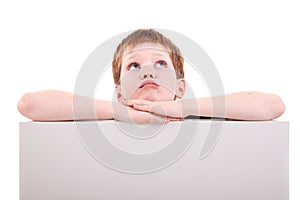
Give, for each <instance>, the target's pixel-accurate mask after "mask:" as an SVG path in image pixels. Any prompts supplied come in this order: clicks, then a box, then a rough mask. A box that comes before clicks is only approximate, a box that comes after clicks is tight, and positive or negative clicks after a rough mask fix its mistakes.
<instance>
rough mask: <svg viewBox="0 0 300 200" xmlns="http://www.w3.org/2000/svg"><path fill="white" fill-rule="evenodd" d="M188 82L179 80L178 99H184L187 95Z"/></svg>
mask: <svg viewBox="0 0 300 200" xmlns="http://www.w3.org/2000/svg"><path fill="white" fill-rule="evenodd" d="M185 88H186V82H185V80H184V79H183V78H180V79H177V90H176V98H180V99H181V98H182V97H183V95H184V93H185Z"/></svg>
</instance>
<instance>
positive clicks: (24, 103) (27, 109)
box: [17, 93, 33, 119]
mask: <svg viewBox="0 0 300 200" xmlns="http://www.w3.org/2000/svg"><path fill="white" fill-rule="evenodd" d="M17 109H18V111H19V112H20V113H21V114H22V115H24V116H25V117H28V118H30V119H32V110H33V106H32V101H31V94H30V93H27V94H24V95H23V96H22V97H21V99H20V100H19V101H18V104H17Z"/></svg>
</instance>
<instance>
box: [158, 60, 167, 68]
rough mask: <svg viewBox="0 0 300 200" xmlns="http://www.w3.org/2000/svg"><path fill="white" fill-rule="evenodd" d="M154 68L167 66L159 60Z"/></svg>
mask: <svg viewBox="0 0 300 200" xmlns="http://www.w3.org/2000/svg"><path fill="white" fill-rule="evenodd" d="M155 67H156V68H167V67H168V66H167V63H166V62H165V61H163V60H160V61H158V62H156V64H155Z"/></svg>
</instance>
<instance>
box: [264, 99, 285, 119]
mask: <svg viewBox="0 0 300 200" xmlns="http://www.w3.org/2000/svg"><path fill="white" fill-rule="evenodd" d="M269 103H270V106H269V108H270V110H269V117H268V118H269V120H272V119H276V118H278V117H280V116H281V115H282V114H283V113H284V112H285V109H286V107H285V104H284V103H283V101H282V100H281V98H280V97H279V96H277V95H272V97H271V100H270V101H269Z"/></svg>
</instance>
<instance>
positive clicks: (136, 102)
mask: <svg viewBox="0 0 300 200" xmlns="http://www.w3.org/2000/svg"><path fill="white" fill-rule="evenodd" d="M151 103H152V102H151V101H148V100H143V99H132V100H129V101H128V105H134V104H139V105H145V104H151Z"/></svg>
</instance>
